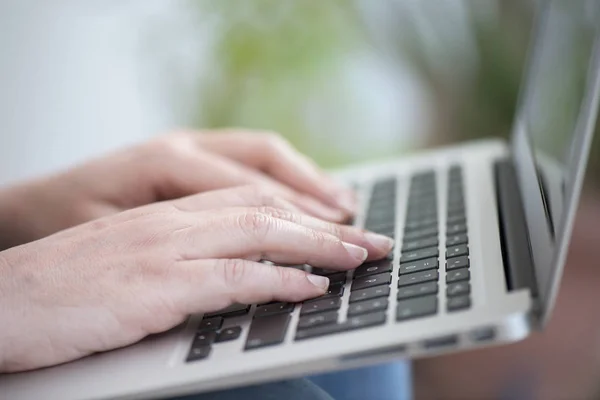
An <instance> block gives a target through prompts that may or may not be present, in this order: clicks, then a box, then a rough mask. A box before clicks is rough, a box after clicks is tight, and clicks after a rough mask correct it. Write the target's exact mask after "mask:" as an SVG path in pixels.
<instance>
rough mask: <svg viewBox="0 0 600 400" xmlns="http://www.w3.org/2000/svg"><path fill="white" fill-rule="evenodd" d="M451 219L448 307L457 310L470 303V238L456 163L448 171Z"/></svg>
mask: <svg viewBox="0 0 600 400" xmlns="http://www.w3.org/2000/svg"><path fill="white" fill-rule="evenodd" d="M448 177H449V181H448V182H449V183H448V207H447V208H448V218H447V220H446V224H447V226H446V235H447V236H446V283H447V286H446V297H447V299H446V308H447V310H448V311H457V310H463V309H466V308H469V307H470V306H471V298H470V297H469V294H470V293H471V285H470V284H469V279H470V277H471V273H470V272H469V269H468V268H469V257H468V255H469V246H468V242H469V237H468V234H467V220H466V214H465V209H464V207H465V201H464V196H463V181H462V171H461V169H460V167H459V166H454V167H452V168H451V169H450V172H449V176H448Z"/></svg>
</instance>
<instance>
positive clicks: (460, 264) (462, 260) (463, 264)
mask: <svg viewBox="0 0 600 400" xmlns="http://www.w3.org/2000/svg"><path fill="white" fill-rule="evenodd" d="M468 267H469V258H468V257H466V256H461V257H455V258H449V259H447V260H446V270H447V271H449V270H452V269H458V268H468Z"/></svg>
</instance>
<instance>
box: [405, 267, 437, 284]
mask: <svg viewBox="0 0 600 400" xmlns="http://www.w3.org/2000/svg"><path fill="white" fill-rule="evenodd" d="M438 278H439V274H438V272H437V270H431V271H421V272H415V273H414V274H408V275H400V278H398V287H400V286H407V285H416V284H417V283H425V282H430V281H437V280H438Z"/></svg>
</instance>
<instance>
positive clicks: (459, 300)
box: [446, 296, 471, 311]
mask: <svg viewBox="0 0 600 400" xmlns="http://www.w3.org/2000/svg"><path fill="white" fill-rule="evenodd" d="M469 307H471V298H470V297H469V296H457V297H450V298H449V299H448V300H447V303H446V308H447V309H448V311H458V310H464V309H467V308H469Z"/></svg>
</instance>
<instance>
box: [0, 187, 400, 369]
mask: <svg viewBox="0 0 600 400" xmlns="http://www.w3.org/2000/svg"><path fill="white" fill-rule="evenodd" d="M392 245H393V242H392V240H391V239H389V238H386V237H383V236H380V235H375V234H373V233H368V232H365V231H363V230H361V229H357V228H354V227H348V226H342V225H337V224H333V223H329V222H325V221H322V220H319V219H316V218H314V217H310V216H307V215H305V214H302V213H300V212H298V211H297V210H296V209H295V207H294V206H292V205H290V204H289V203H287V202H286V201H284V200H281V199H279V198H276V197H273V196H270V195H269V194H268V193H264V192H263V191H262V190H261V189H257V188H255V187H239V188H234V189H225V190H220V191H214V192H208V193H203V194H200V195H195V196H191V197H186V198H182V199H178V200H173V201H168V202H163V203H155V204H152V205H149V206H145V207H141V208H137V209H133V210H130V211H126V212H123V213H120V214H116V215H113V216H109V217H105V218H102V219H99V220H96V221H92V222H89V223H86V224H84V225H80V226H77V227H74V228H71V229H69V230H66V231H62V232H60V233H57V234H54V235H52V236H48V237H46V238H44V239H41V240H38V241H35V242H32V243H29V244H26V245H23V246H19V247H15V248H12V249H10V250H7V251H4V252H2V253H0V293H2V296H1V297H0V325H1V326H2V327H3V328H2V330H0V373H1V372H14V371H22V370H29V369H35V368H40V367H45V366H50V365H55V364H59V363H63V362H67V361H70V360H74V359H77V358H80V357H83V356H86V355H88V354H91V353H94V352H100V351H107V350H110V349H114V348H118V347H122V346H126V345H129V344H132V343H134V342H136V341H139V340H140V339H142V338H144V337H145V336H147V335H149V334H153V333H158V332H162V331H166V330H168V329H170V328H172V327H174V326H176V325H177V324H179V323H181V322H183V321H184V320H185V319H186V317H187V316H188V315H190V314H195V313H204V312H211V311H216V310H219V309H222V308H224V307H226V306H228V305H230V304H232V303H245V304H250V303H264V302H268V301H271V300H281V301H290V302H298V301H302V300H305V299H307V298H311V297H316V296H319V295H322V294H323V293H324V292H325V291H326V289H327V286H328V280H327V278H324V277H320V276H314V275H309V274H307V273H305V272H303V271H299V270H297V269H293V268H285V267H278V266H271V265H266V264H262V263H259V262H258V261H260V260H263V259H264V260H269V261H272V262H274V263H279V264H303V263H307V264H310V265H313V266H317V267H326V268H330V269H340V270H347V269H351V268H355V267H357V266H359V265H360V264H361V263H363V261H365V259H377V258H382V257H384V256H385V255H386V254H387V253H388V252H389V251H390V250H391V248H392Z"/></svg>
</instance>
